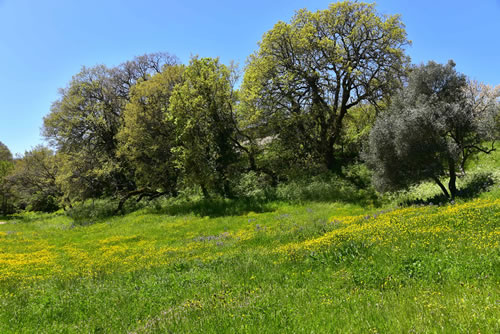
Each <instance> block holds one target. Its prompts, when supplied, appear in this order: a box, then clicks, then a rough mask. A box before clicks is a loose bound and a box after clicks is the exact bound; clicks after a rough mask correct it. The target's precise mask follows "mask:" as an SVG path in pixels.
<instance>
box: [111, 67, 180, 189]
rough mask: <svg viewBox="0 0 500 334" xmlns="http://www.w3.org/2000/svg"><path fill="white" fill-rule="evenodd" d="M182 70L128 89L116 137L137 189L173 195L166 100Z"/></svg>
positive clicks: (172, 140)
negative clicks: (121, 120) (127, 100)
mask: <svg viewBox="0 0 500 334" xmlns="http://www.w3.org/2000/svg"><path fill="white" fill-rule="evenodd" d="M183 71H184V67H183V66H179V65H175V66H168V67H165V68H164V69H163V72H162V73H158V74H156V75H154V76H153V77H151V79H149V80H147V81H142V82H139V83H138V84H136V85H135V86H133V87H132V89H131V91H130V102H129V103H128V104H127V106H126V107H125V110H124V124H123V127H122V128H121V129H120V132H119V134H118V140H119V144H120V146H119V149H118V154H119V156H120V157H123V158H125V159H126V160H127V161H128V162H129V164H130V166H131V167H132V168H133V169H134V170H135V175H134V180H135V183H136V184H137V186H138V187H139V188H144V190H145V191H146V189H149V191H150V192H154V191H156V190H159V191H160V192H165V193H170V194H175V193H176V192H177V190H178V189H177V188H178V184H177V183H178V179H179V176H180V175H179V174H180V171H179V169H180V168H179V167H177V156H176V152H175V149H176V147H177V145H178V144H177V129H176V127H175V124H174V121H173V119H172V117H171V115H170V113H169V105H170V96H171V94H172V91H173V89H174V87H175V86H176V85H177V84H179V83H181V82H182V73H183Z"/></svg>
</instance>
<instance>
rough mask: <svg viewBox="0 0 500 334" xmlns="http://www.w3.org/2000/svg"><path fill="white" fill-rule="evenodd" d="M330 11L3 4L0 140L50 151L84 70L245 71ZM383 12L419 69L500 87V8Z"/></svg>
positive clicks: (446, 0)
mask: <svg viewBox="0 0 500 334" xmlns="http://www.w3.org/2000/svg"><path fill="white" fill-rule="evenodd" d="M331 2H332V1H321V0H308V1H306V0H303V1H297V0H267V1H261V0H253V1H190V0H183V1H168V0H164V1H153V0H142V1H132V0H100V1H95V0H86V1H80V0H44V1H36V0H31V1H28V0H0V141H2V142H3V143H5V144H6V145H7V146H8V147H9V148H10V149H11V151H12V152H13V153H23V152H24V151H25V150H28V149H30V148H31V147H33V146H35V145H37V144H40V143H43V139H42V138H41V137H40V128H41V126H42V119H43V116H44V115H46V114H47V113H49V111H50V105H51V103H52V102H53V101H54V100H56V99H57V98H58V93H57V91H58V88H60V87H64V86H66V84H67V83H68V82H69V81H70V79H71V77H72V76H73V75H74V74H76V73H78V72H79V71H80V68H81V67H82V66H83V65H85V66H93V65H96V64H106V65H109V66H114V65H118V64H119V63H121V62H123V61H126V60H128V59H131V58H133V57H134V56H136V55H141V54H144V53H150V52H157V51H167V52H170V53H172V54H175V55H177V56H178V57H179V58H180V59H181V61H182V62H184V63H187V62H188V61H189V58H190V56H191V55H196V54H198V55H200V56H203V57H217V56H219V57H220V58H221V60H222V61H223V62H225V63H228V62H229V61H230V60H235V61H236V62H238V63H239V64H240V65H244V64H245V60H246V58H247V57H248V55H249V54H251V53H252V52H253V51H255V50H256V49H257V42H258V41H259V40H260V39H261V37H262V35H263V34H264V33H265V32H266V31H268V30H269V29H271V28H272V27H273V25H274V24H275V23H276V22H277V21H278V20H282V21H288V20H289V19H290V17H291V16H292V15H293V13H294V11H295V10H297V9H300V8H308V9H310V10H317V9H324V8H327V7H328V4H329V3H331ZM367 2H368V1H367ZM377 10H378V11H379V12H381V13H384V14H396V13H397V14H401V15H402V20H403V22H404V23H405V24H406V30H407V33H408V38H409V39H411V40H412V41H413V45H412V46H411V47H409V48H408V53H409V55H410V56H411V58H412V61H413V62H414V63H422V62H426V61H428V60H435V61H437V62H446V61H447V60H448V59H454V60H455V62H456V63H457V69H458V70H459V71H461V72H462V73H465V74H467V75H468V76H470V77H471V78H473V79H476V80H479V81H483V82H485V83H488V84H491V85H497V84H500V0H476V1H474V2H473V1H467V0H455V1H452V0H433V1H430V0H418V1H415V0H379V1H377Z"/></svg>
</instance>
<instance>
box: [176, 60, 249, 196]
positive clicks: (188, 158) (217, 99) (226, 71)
mask: <svg viewBox="0 0 500 334" xmlns="http://www.w3.org/2000/svg"><path fill="white" fill-rule="evenodd" d="M234 81H235V80H234V71H232V69H231V68H230V67H227V66H225V65H224V64H221V63H220V61H219V59H213V58H201V59H198V58H193V59H191V61H190V63H189V66H187V67H186V69H185V71H184V73H183V82H182V84H179V85H177V86H176V87H175V88H174V90H173V92H172V96H171V98H170V106H169V110H170V113H171V114H170V115H169V117H171V118H172V120H173V122H174V124H175V127H176V132H177V139H178V145H179V146H178V148H177V149H176V153H177V159H178V166H179V167H180V168H182V169H183V175H184V178H185V181H186V182H187V183H188V184H195V185H199V186H200V187H201V188H202V191H203V193H204V195H205V196H206V197H207V196H209V191H210V190H212V191H215V192H216V193H218V194H220V195H223V196H231V187H230V179H231V176H232V172H233V169H234V168H235V164H236V163H237V162H238V159H239V154H238V150H237V148H239V147H241V145H240V144H239V142H238V140H237V139H236V138H237V129H236V116H235V114H234V111H233V107H234V105H235V103H236V97H235V96H234V91H233V84H234Z"/></svg>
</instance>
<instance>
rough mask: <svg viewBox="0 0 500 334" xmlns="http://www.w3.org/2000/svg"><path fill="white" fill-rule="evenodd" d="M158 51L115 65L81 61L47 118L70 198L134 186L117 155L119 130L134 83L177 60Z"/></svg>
mask: <svg viewBox="0 0 500 334" xmlns="http://www.w3.org/2000/svg"><path fill="white" fill-rule="evenodd" d="M176 62H177V60H176V58H175V57H172V56H170V55H168V54H163V53H157V54H150V55H144V56H140V57H136V58H134V59H133V60H132V61H128V62H125V63H123V64H121V65H119V66H117V67H115V68H107V67H106V66H104V65H98V66H94V67H92V68H86V67H83V68H82V70H81V72H80V73H78V74H77V75H75V76H74V77H73V79H72V81H71V82H70V83H69V85H68V87H67V88H65V89H61V90H60V94H61V97H60V99H59V100H57V101H56V102H54V103H53V105H52V108H51V112H50V114H49V115H47V116H46V117H45V118H44V125H43V135H44V136H45V137H46V138H47V139H48V140H49V141H50V142H51V144H52V145H53V146H54V147H56V148H57V150H58V152H59V153H60V154H61V163H62V166H61V171H60V176H59V181H60V183H61V188H62V189H63V191H64V195H65V197H66V198H68V199H71V200H84V199H87V198H90V197H94V198H95V197H99V196H102V195H108V196H112V195H117V194H118V193H121V192H124V191H130V190H134V189H135V184H134V180H133V178H132V175H133V174H134V173H133V170H132V169H131V167H130V166H129V165H128V163H127V161H124V160H123V159H120V158H119V157H118V155H117V147H118V139H117V134H118V131H119V129H120V128H121V127H122V125H123V108H124V107H125V105H126V103H127V102H128V99H129V92H130V88H131V87H132V86H133V85H135V84H136V83H137V82H138V81H145V80H148V79H149V78H150V77H151V75H152V74H155V73H160V72H161V71H162V68H163V66H164V65H173V64H175V63H176Z"/></svg>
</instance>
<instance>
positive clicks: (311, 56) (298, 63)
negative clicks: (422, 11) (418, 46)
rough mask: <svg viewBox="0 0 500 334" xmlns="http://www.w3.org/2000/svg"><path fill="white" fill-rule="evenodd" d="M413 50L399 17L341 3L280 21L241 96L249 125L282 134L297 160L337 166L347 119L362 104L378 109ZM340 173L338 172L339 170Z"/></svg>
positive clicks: (264, 41) (252, 62)
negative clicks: (408, 49)
mask: <svg viewBox="0 0 500 334" xmlns="http://www.w3.org/2000/svg"><path fill="white" fill-rule="evenodd" d="M408 44H409V41H408V40H407V38H406V32H405V29H404V25H403V23H402V22H401V20H400V18H399V16H397V15H395V16H384V15H381V14H378V13H377V12H376V11H375V8H374V5H370V4H365V3H358V2H349V1H343V2H339V3H333V4H331V5H330V6H329V8H328V9H326V10H320V11H317V12H314V13H313V12H310V11H308V10H305V9H303V10H300V11H298V12H297V13H296V15H295V16H294V17H293V18H292V20H291V22H290V23H285V22H278V23H277V24H276V25H275V26H274V28H273V29H271V30H270V31H268V32H267V33H266V34H265V35H264V37H263V39H262V41H261V42H260V48H259V50H258V51H257V52H256V53H255V54H253V55H252V56H251V57H250V61H249V65H248V67H247V69H246V72H245V76H244V82H243V96H244V99H245V102H246V103H247V104H249V105H250V107H247V108H246V109H245V110H247V113H248V114H247V118H248V119H249V123H251V124H252V125H253V126H254V127H257V126H261V125H263V126H265V127H266V129H264V130H263V132H264V133H263V134H262V136H269V135H277V139H278V140H279V142H280V143H281V144H282V149H288V150H290V151H292V152H294V154H293V155H292V157H293V159H297V158H301V159H305V160H309V161H310V160H313V161H316V160H320V161H322V162H323V163H324V164H325V165H326V166H327V167H328V168H329V169H333V168H335V167H336V164H335V145H336V144H337V143H338V141H339V138H340V136H341V131H342V126H343V121H344V118H345V116H346V114H347V113H348V112H349V110H350V109H352V108H353V107H355V106H357V105H359V104H361V103H373V104H374V105H377V104H378V103H379V102H380V101H381V100H383V99H384V98H386V97H387V94H388V93H390V91H391V90H393V89H394V88H395V87H397V86H398V84H399V80H398V79H399V78H400V77H401V76H403V74H404V70H405V65H406V64H407V62H408V57H407V56H406V55H405V53H404V47H405V46H406V45H408ZM337 167H338V166H337Z"/></svg>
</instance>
